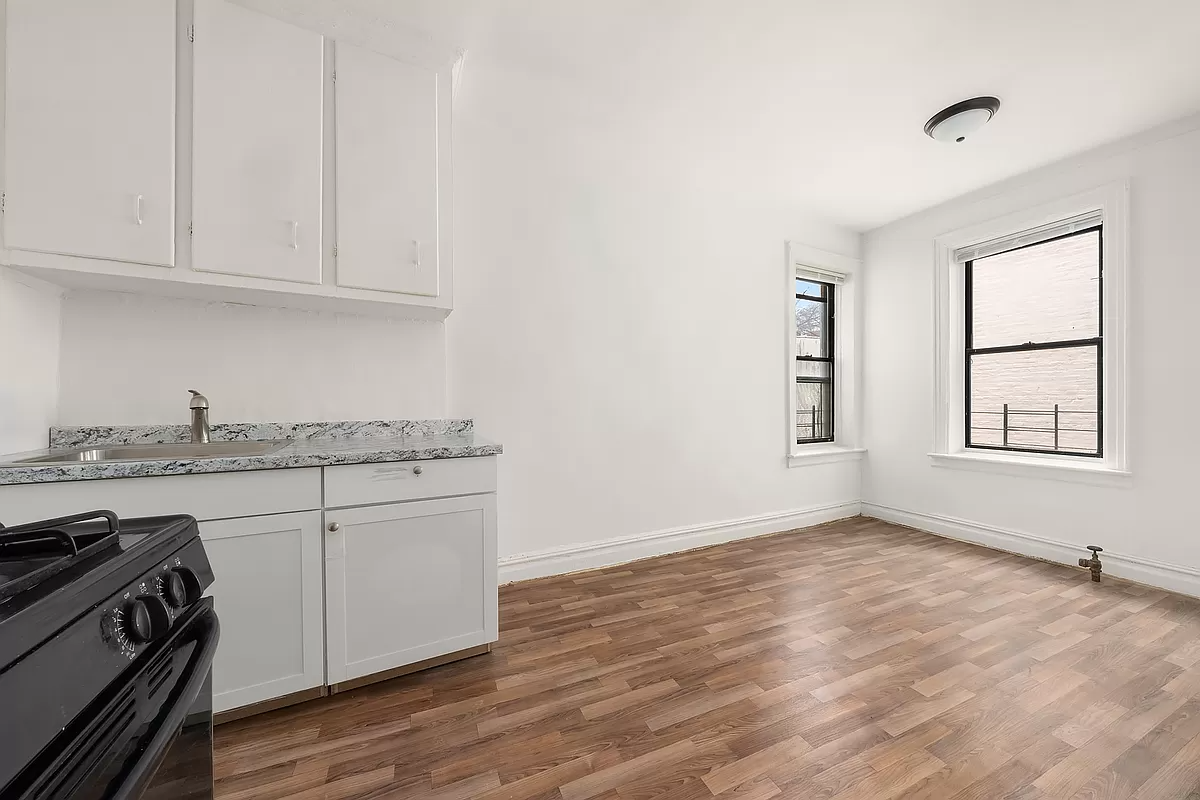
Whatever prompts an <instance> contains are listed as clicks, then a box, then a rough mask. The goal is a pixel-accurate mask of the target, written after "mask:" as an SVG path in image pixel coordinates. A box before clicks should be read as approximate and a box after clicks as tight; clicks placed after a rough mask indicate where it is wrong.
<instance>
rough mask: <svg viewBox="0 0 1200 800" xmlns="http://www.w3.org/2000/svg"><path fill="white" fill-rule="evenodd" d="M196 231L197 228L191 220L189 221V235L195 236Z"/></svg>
mask: <svg viewBox="0 0 1200 800" xmlns="http://www.w3.org/2000/svg"><path fill="white" fill-rule="evenodd" d="M195 233H196V231H195V229H194V228H193V227H192V223H190V222H189V223H188V236H189V237H190V236H193V235H194V234H195Z"/></svg>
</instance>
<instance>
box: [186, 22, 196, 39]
mask: <svg viewBox="0 0 1200 800" xmlns="http://www.w3.org/2000/svg"><path fill="white" fill-rule="evenodd" d="M188 41H189V42H194V41H196V26H195V25H188Z"/></svg>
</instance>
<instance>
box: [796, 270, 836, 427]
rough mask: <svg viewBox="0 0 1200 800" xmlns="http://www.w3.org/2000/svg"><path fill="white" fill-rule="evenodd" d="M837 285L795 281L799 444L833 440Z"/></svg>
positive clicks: (815, 281) (814, 281) (805, 280)
mask: <svg viewBox="0 0 1200 800" xmlns="http://www.w3.org/2000/svg"><path fill="white" fill-rule="evenodd" d="M833 291H834V285H833V284H832V283H826V282H824V281H819V280H809V279H806V278H800V277H797V278H796V443H797V444H810V443H813V442H832V441H833V424H834V418H833V417H834V414H833V387H834V382H833V379H834V368H835V364H834V359H833V354H834V349H833V335H834V302H833Z"/></svg>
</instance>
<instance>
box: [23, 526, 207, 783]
mask: <svg viewBox="0 0 1200 800" xmlns="http://www.w3.org/2000/svg"><path fill="white" fill-rule="evenodd" d="M212 579H213V576H212V569H211V567H210V566H209V563H208V558H207V556H206V555H205V553H204V547H203V545H202V544H201V542H200V538H199V534H198V532H197V527H196V521H195V520H194V519H193V518H192V517H188V516H169V517H146V518H141V519H126V520H120V519H118V518H117V516H116V515H115V514H113V513H112V512H110V511H94V512H89V513H85V514H77V515H73V516H70V517H62V518H58V519H51V520H44V521H41V522H35V523H30V524H25V525H14V526H11V527H4V526H3V525H0V708H3V715H2V716H3V719H2V720H0V797H3V798H4V800H8V798H10V797H11V798H14V799H16V798H21V800H25V798H30V799H32V798H47V799H49V798H53V799H54V800H68V799H69V800H91V799H92V798H96V799H97V800H98V799H99V798H106V799H107V798H156V797H164V798H165V797H171V798H178V799H182V798H189V800H190V799H191V798H196V799H197V800H199V798H206V799H207V798H211V797H212V681H211V665H212V658H213V654H214V652H215V651H216V645H217V638H218V630H219V629H218V624H217V617H216V614H215V613H214V612H213V609H212V601H211V600H210V599H207V598H204V597H203V593H204V590H205V589H206V588H207V587H208V586H209V585H210V584H211V583H212Z"/></svg>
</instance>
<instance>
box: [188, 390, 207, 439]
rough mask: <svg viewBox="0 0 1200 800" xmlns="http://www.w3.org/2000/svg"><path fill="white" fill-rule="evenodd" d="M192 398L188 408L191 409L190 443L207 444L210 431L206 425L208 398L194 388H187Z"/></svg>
mask: <svg viewBox="0 0 1200 800" xmlns="http://www.w3.org/2000/svg"><path fill="white" fill-rule="evenodd" d="M188 391H189V392H191V393H192V400H191V402H190V403H188V408H190V409H191V410H192V444H208V440H209V434H210V433H211V431H210V430H209V427H208V398H207V397H205V396H204V395H202V394H200V393H199V392H197V391H196V390H195V389H188Z"/></svg>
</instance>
